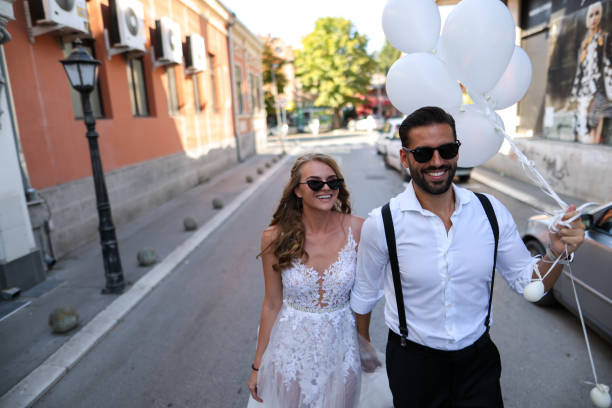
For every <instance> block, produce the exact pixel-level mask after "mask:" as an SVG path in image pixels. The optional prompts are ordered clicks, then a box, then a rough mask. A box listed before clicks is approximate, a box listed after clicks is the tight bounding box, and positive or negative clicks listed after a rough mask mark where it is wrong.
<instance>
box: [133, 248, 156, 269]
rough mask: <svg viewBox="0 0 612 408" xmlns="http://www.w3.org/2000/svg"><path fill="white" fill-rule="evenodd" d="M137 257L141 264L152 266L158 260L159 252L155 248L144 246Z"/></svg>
mask: <svg viewBox="0 0 612 408" xmlns="http://www.w3.org/2000/svg"><path fill="white" fill-rule="evenodd" d="M136 258H137V259H138V264H139V265H140V266H151V265H153V264H154V263H155V262H157V252H156V251H155V250H154V249H153V248H142V249H141V250H140V251H138V255H137V256H136Z"/></svg>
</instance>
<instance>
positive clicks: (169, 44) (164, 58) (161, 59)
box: [155, 17, 183, 64]
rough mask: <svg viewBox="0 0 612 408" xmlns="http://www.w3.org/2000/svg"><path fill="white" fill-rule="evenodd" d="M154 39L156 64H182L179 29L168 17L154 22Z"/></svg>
mask: <svg viewBox="0 0 612 408" xmlns="http://www.w3.org/2000/svg"><path fill="white" fill-rule="evenodd" d="M155 37H156V39H157V41H156V43H157V45H156V47H155V56H156V58H157V62H158V63H161V64H180V63H182V62H183V41H182V39H181V27H180V26H179V25H178V24H177V23H175V22H174V21H172V20H171V19H169V18H168V17H162V18H161V19H159V20H156V21H155Z"/></svg>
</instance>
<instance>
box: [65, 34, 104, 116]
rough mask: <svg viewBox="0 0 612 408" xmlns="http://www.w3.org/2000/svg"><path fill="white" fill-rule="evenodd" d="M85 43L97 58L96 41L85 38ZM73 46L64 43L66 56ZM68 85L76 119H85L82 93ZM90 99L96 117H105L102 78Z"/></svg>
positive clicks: (86, 47)
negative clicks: (101, 86) (101, 87)
mask: <svg viewBox="0 0 612 408" xmlns="http://www.w3.org/2000/svg"><path fill="white" fill-rule="evenodd" d="M81 41H83V44H81V47H83V49H85V51H87V52H88V53H89V55H91V56H92V57H93V58H96V55H95V53H94V46H93V45H94V42H93V40H91V39H83V40H81ZM73 48H74V47H73V46H72V43H71V42H65V43H64V58H67V57H68V56H69V55H70V53H71V52H72V51H73ZM67 86H68V87H69V88H70V99H71V100H72V109H73V111H74V118H75V119H83V105H82V103H81V94H80V93H79V92H78V91H76V90H75V89H74V88H73V87H71V86H70V84H69V83H67ZM89 100H90V101H91V110H92V111H93V114H94V117H96V118H103V117H104V109H103V108H102V98H101V97H100V79H98V81H97V83H96V87H95V88H94V90H93V91H92V92H91V93H90V94H89Z"/></svg>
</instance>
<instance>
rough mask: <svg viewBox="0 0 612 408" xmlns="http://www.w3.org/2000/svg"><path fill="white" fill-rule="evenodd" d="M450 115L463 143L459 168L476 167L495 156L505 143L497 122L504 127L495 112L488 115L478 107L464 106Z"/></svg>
mask: <svg viewBox="0 0 612 408" xmlns="http://www.w3.org/2000/svg"><path fill="white" fill-rule="evenodd" d="M450 113H451V115H453V118H455V128H456V130H457V139H459V141H461V147H460V148H459V161H458V162H457V165H458V166H459V167H476V166H478V165H481V164H482V163H484V162H486V161H487V160H489V159H490V158H492V157H493V156H495V153H497V151H498V150H499V148H500V146H501V144H502V142H503V141H504V136H503V134H502V133H501V132H498V131H496V130H495V123H496V121H498V124H500V126H501V125H503V122H502V120H501V118H499V116H498V115H497V114H496V113H495V112H490V114H489V115H487V114H485V113H484V112H483V111H482V110H481V109H480V107H479V106H477V105H463V106H461V107H460V108H455V109H453V110H451V111H450Z"/></svg>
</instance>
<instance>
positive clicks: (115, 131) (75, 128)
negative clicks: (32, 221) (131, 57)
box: [4, 0, 233, 189]
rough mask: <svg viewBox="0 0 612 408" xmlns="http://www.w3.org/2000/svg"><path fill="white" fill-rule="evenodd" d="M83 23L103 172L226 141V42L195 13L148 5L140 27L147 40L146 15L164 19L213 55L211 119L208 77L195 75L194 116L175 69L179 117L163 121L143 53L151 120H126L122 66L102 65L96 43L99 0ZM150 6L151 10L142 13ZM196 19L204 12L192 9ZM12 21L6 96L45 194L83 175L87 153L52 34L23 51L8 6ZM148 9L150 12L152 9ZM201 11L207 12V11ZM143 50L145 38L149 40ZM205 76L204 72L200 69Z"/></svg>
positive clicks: (161, 85)
mask: <svg viewBox="0 0 612 408" xmlns="http://www.w3.org/2000/svg"><path fill="white" fill-rule="evenodd" d="M87 4H88V11H89V20H90V26H91V31H92V36H93V38H94V39H95V53H96V57H97V59H98V60H100V61H101V63H102V64H101V66H100V91H101V94H102V100H103V109H104V113H105V118H102V119H98V120H97V127H96V130H97V131H98V133H99V134H100V138H99V143H100V150H101V155H102V162H103V164H104V170H105V171H107V172H108V171H111V170H114V169H118V168H121V167H124V166H127V165H130V164H135V163H139V162H143V161H147V160H151V159H155V158H159V157H163V156H167V155H170V154H174V153H178V152H181V151H187V152H188V153H189V152H192V151H193V152H195V153H193V154H205V152H206V151H208V149H210V148H212V147H214V146H216V145H220V144H222V143H223V142H224V141H226V140H227V139H228V138H231V137H233V128H232V119H231V118H232V117H231V102H229V101H231V89H230V80H229V68H228V67H229V62H228V52H227V38H226V36H225V34H224V33H222V32H220V31H219V30H218V29H216V28H215V27H214V26H213V25H211V24H207V23H206V21H205V20H204V19H202V18H201V17H200V15H198V13H196V12H194V11H193V10H191V9H189V8H187V7H186V6H184V5H183V4H182V3H181V2H179V1H173V0H166V1H161V0H153V1H151V2H146V3H143V4H144V6H145V23H146V24H147V25H148V27H149V28H150V30H149V32H148V33H147V35H148V36H150V34H152V33H153V30H154V27H155V21H154V18H153V16H154V15H157V16H158V18H159V16H162V15H164V14H167V15H169V16H170V17H171V18H172V19H173V20H175V21H177V22H178V23H179V24H180V26H181V31H182V32H181V35H182V37H183V42H184V41H185V36H186V35H188V34H190V33H192V32H196V33H199V34H200V35H202V36H203V37H204V38H205V39H206V44H207V48H208V51H209V52H210V53H213V54H214V59H215V67H214V68H213V69H215V73H216V75H215V76H216V85H217V92H218V104H219V112H218V113H215V112H213V109H212V103H211V102H210V101H211V98H212V93H211V86H210V73H209V72H208V71H205V72H202V73H200V74H198V75H199V78H200V89H201V91H202V92H201V94H200V100H201V102H202V105H203V106H204V108H203V110H202V112H201V113H200V114H196V113H195V109H194V106H193V84H192V79H191V77H190V76H185V74H184V70H183V67H182V66H181V65H178V66H176V67H175V70H176V75H177V86H178V88H179V103H180V114H179V115H177V116H170V115H169V113H168V104H167V95H166V90H167V83H166V74H165V69H164V68H163V67H158V68H156V69H153V64H152V59H151V58H152V55H151V52H150V47H148V52H147V53H146V55H145V56H144V67H145V77H146V80H147V97H148V103H149V111H150V114H151V115H152V116H150V117H146V118H138V117H134V116H133V115H132V110H131V105H130V96H129V86H128V77H127V66H126V62H125V59H124V57H123V56H122V55H115V56H113V57H112V59H111V60H110V61H109V60H108V58H107V55H106V49H105V44H104V36H103V29H104V22H103V21H104V19H103V13H107V14H108V12H107V8H108V3H107V1H106V0H102V1H96V0H90V1H88V3H87ZM150 5H153V7H152V8H150V7H149V6H150ZM198 5H199V7H202V10H201V11H200V13H201V14H204V11H207V10H205V8H206V7H207V6H206V5H205V4H204V3H198ZM14 9H15V16H16V21H13V22H10V23H8V25H7V29H8V31H9V32H10V33H11V35H12V36H13V39H12V40H11V41H10V42H8V43H7V44H5V46H4V47H5V52H6V56H7V65H8V70H9V76H10V81H11V86H12V89H13V93H14V102H15V110H16V116H17V122H18V126H19V132H20V138H21V142H22V146H23V151H24V155H25V159H26V163H27V166H28V172H29V175H30V179H31V180H30V181H31V184H32V185H33V187H35V188H37V189H42V188H45V187H49V186H53V185H57V184H62V183H66V182H68V181H72V180H76V179H79V178H83V177H87V176H90V175H91V165H90V158H89V149H88V145H87V140H86V138H85V136H84V135H85V126H84V124H83V121H82V120H76V119H75V118H74V112H73V108H72V102H71V99H70V91H69V83H68V80H67V77H66V75H65V73H64V70H63V68H62V65H61V64H60V63H59V60H60V59H63V58H64V55H63V51H62V45H61V41H60V40H59V39H58V36H57V34H56V33H49V34H45V35H41V36H37V37H36V38H35V43H34V44H31V43H30V42H29V40H28V37H27V28H26V22H25V14H24V7H23V2H21V1H18V2H15V5H14ZM153 9H154V10H153ZM208 11H209V10H208ZM149 46H150V38H149ZM207 69H209V68H208V67H207Z"/></svg>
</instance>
